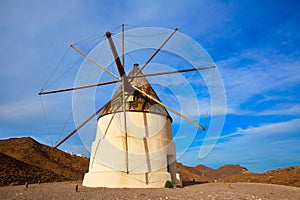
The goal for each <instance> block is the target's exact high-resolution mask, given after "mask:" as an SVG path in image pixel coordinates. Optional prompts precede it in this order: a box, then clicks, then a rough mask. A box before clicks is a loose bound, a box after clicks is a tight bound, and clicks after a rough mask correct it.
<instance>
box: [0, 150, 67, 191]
mask: <svg viewBox="0 0 300 200" xmlns="http://www.w3.org/2000/svg"><path fill="white" fill-rule="evenodd" d="M0 163H1V165H0V180H1V181H0V186H7V185H19V184H25V182H28V183H36V182H38V181H40V182H49V181H62V180H63V179H64V178H65V177H61V176H59V175H57V174H55V173H53V172H51V171H48V170H45V169H41V168H39V167H35V166H32V165H29V164H26V163H23V162H21V161H19V160H16V159H14V158H12V157H10V156H7V155H5V154H2V153H0Z"/></svg>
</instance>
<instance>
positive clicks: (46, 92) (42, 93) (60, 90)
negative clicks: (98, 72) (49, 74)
mask: <svg viewBox="0 0 300 200" xmlns="http://www.w3.org/2000/svg"><path fill="white" fill-rule="evenodd" d="M118 82H121V80H115V81H108V82H103V83H96V84H91V85H84V86H78V87H72V88H64V89H59V90H51V91H45V92H39V95H44V94H53V93H59V92H67V91H72V90H79V89H85V88H91V87H98V86H102V85H109V84H113V83H118Z"/></svg>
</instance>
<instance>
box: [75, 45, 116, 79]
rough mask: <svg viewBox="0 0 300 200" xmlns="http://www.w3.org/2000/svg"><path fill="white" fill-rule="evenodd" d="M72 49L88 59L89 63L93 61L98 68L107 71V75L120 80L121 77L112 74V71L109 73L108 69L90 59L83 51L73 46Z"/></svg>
mask: <svg viewBox="0 0 300 200" xmlns="http://www.w3.org/2000/svg"><path fill="white" fill-rule="evenodd" d="M71 47H72V48H73V49H74V50H75V51H77V52H78V53H79V54H80V55H82V56H83V57H85V58H86V59H88V60H89V61H91V62H92V63H94V64H95V65H96V66H98V67H100V68H101V69H103V70H104V71H106V72H107V73H109V74H110V75H112V76H113V77H114V78H116V79H119V77H118V76H117V75H115V74H114V73H112V72H111V71H109V70H108V69H106V68H105V67H103V66H102V65H100V64H99V63H97V62H96V61H95V60H94V59H93V58H91V57H89V56H88V55H86V54H85V53H83V52H82V51H80V50H79V49H78V48H76V47H75V46H74V45H73V44H72V45H71Z"/></svg>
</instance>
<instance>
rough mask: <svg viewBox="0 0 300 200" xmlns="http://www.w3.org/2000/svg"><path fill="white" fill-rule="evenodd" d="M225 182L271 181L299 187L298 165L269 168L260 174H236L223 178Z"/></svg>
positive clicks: (299, 170)
mask: <svg viewBox="0 0 300 200" xmlns="http://www.w3.org/2000/svg"><path fill="white" fill-rule="evenodd" d="M224 181H226V182H253V183H271V184H279V185H289V186H296V187H300V166H292V167H286V168H283V169H277V170H270V171H267V172H265V173H262V174H256V173H246V174H236V175H233V176H229V177H227V178H225V179H224Z"/></svg>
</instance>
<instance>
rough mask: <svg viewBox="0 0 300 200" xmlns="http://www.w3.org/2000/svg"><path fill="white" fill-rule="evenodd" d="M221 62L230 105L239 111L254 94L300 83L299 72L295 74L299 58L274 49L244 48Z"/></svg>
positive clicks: (299, 63) (283, 89) (285, 88)
mask: <svg viewBox="0 0 300 200" xmlns="http://www.w3.org/2000/svg"><path fill="white" fill-rule="evenodd" d="M247 62H250V63H247ZM243 63H244V64H243ZM217 64H218V66H219V68H220V70H221V73H222V76H223V79H224V83H225V87H226V92H227V98H228V106H229V108H230V109H231V110H233V111H235V112H236V113H237V114H238V113H240V112H242V111H241V110H240V105H241V104H242V103H245V102H246V101H248V100H249V99H250V98H252V97H253V96H254V95H261V94H265V93H266V92H267V91H273V92H278V91H288V88H290V87H292V86H295V85H296V84H299V82H300V75H299V73H295V72H296V71H297V70H298V68H299V65H300V62H299V60H298V59H297V58H293V57H289V56H284V55H280V54H278V53H276V52H273V51H271V50H261V49H260V50H259V49H250V50H249V49H248V50H244V51H243V52H242V53H241V54H240V55H237V56H236V57H234V58H229V59H227V60H224V61H220V62H218V63H217ZM254 103H255V102H254Z"/></svg>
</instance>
